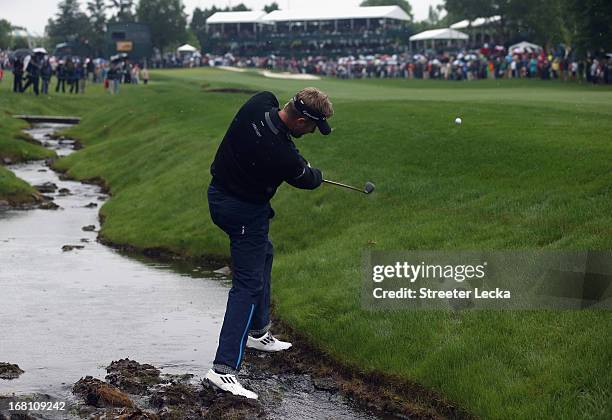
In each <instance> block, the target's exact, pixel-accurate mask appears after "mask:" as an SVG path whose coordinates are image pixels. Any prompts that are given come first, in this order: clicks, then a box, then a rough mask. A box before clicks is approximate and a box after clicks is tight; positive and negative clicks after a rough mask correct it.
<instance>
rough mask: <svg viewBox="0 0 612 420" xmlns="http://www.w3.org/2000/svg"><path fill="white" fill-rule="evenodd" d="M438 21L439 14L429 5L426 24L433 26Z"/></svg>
mask: <svg viewBox="0 0 612 420" xmlns="http://www.w3.org/2000/svg"><path fill="white" fill-rule="evenodd" d="M439 21H440V13H439V12H438V11H437V10H436V9H434V7H433V6H432V5H431V4H430V5H429V10H428V11H427V23H429V24H430V25H435V24H436V23H438V22H439Z"/></svg>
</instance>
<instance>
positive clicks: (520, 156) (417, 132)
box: [0, 69, 612, 419]
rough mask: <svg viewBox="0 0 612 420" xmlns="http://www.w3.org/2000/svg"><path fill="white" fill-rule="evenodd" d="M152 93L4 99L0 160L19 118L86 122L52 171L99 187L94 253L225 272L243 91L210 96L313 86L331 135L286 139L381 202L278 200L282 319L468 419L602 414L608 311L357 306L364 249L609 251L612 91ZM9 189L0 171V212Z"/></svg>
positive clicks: (345, 194)
mask: <svg viewBox="0 0 612 420" xmlns="http://www.w3.org/2000/svg"><path fill="white" fill-rule="evenodd" d="M151 80H152V81H151V83H150V84H149V85H148V86H143V85H135V86H122V88H121V93H120V94H119V95H118V96H111V95H107V94H105V93H104V92H103V90H102V87H101V86H100V85H89V86H88V91H87V94H86V95H80V96H70V95H57V94H52V95H51V96H49V97H48V98H47V97H34V96H32V95H20V96H16V95H13V94H12V93H11V92H9V86H8V83H3V84H0V111H1V112H0V155H2V156H3V155H4V154H5V153H6V151H7V150H9V149H10V150H11V151H13V150H17V149H16V147H15V144H19V143H15V142H23V140H15V139H14V137H15V135H17V134H18V132H19V131H18V130H19V129H20V127H23V124H22V123H20V122H15V121H14V120H12V119H11V117H10V116H11V115H13V114H26V113H37V114H56V115H77V116H80V117H81V118H82V122H81V124H80V125H78V126H76V127H74V128H73V129H71V130H70V132H69V134H70V135H71V136H74V137H76V138H78V139H80V140H81V142H82V143H83V144H84V145H85V148H84V149H83V150H81V151H79V152H77V153H75V154H73V155H71V156H69V157H66V158H63V159H61V160H59V161H58V162H57V163H56V164H55V166H56V168H57V169H60V170H62V171H64V170H67V171H68V173H69V174H70V175H71V176H74V177H77V178H79V179H89V178H94V177H101V178H103V179H104V180H105V181H106V182H107V184H108V185H109V186H110V189H111V192H112V198H111V199H110V200H109V201H108V202H107V203H106V204H105V205H104V206H103V207H102V208H101V211H100V213H101V215H102V216H103V218H104V224H103V227H102V230H101V235H102V236H103V237H104V238H105V239H107V240H109V241H111V242H114V243H116V244H129V245H131V246H134V247H136V248H138V249H141V250H143V249H146V248H164V249H167V250H170V251H172V252H174V253H176V254H179V255H181V256H186V257H202V256H206V255H215V256H222V257H227V256H228V254H229V252H228V242H227V239H226V237H225V235H224V234H223V233H222V232H221V231H220V230H219V229H218V228H216V227H215V226H214V225H213V224H212V222H211V221H210V217H209V214H208V207H207V202H206V194H205V190H206V186H207V185H208V182H209V180H210V174H209V166H210V163H211V162H212V159H213V157H214V153H215V151H216V149H217V146H218V144H219V142H220V140H221V138H222V137H223V134H224V133H225V130H226V128H227V125H228V124H229V122H230V121H231V119H232V117H233V115H234V114H235V112H236V111H237V109H238V108H239V107H240V105H242V103H243V102H244V101H246V100H247V99H248V97H249V94H247V93H232V94H230V93H222V92H210V91H209V90H210V89H217V88H242V89H246V90H253V91H257V90H271V91H272V92H273V93H275V94H276V96H277V97H278V98H279V101H280V102H281V105H282V104H283V103H284V101H287V100H289V99H290V98H291V96H292V95H293V94H294V93H295V92H296V91H297V90H299V89H300V88H302V87H305V86H309V85H312V86H316V87H318V88H320V89H322V90H323V91H325V92H326V93H328V94H329V95H330V98H331V100H332V102H333V104H334V109H335V115H334V117H333V118H332V119H331V120H330V123H331V125H332V127H333V128H334V132H333V133H332V135H330V136H328V137H323V136H320V135H316V136H309V137H307V138H304V139H297V141H296V144H297V146H298V148H299V149H300V151H301V153H302V154H303V155H304V156H305V157H306V158H307V159H308V160H309V161H310V162H311V163H312V164H313V166H316V167H319V168H321V169H322V172H323V176H324V177H325V178H326V179H333V180H336V181H340V182H343V183H347V184H350V185H356V186H362V185H364V183H365V181H372V182H373V183H374V184H376V191H375V192H374V193H372V194H370V195H367V196H366V195H364V194H359V193H356V192H353V191H348V190H344V189H339V188H336V187H333V186H329V185H323V186H321V187H320V188H318V189H317V190H315V191H313V192H308V193H307V192H304V191H300V190H296V189H293V188H291V187H289V186H286V185H285V186H282V187H281V188H280V189H279V191H278V194H277V195H276V197H275V198H274V200H273V201H272V206H273V207H274V209H275V210H276V217H275V219H274V220H273V222H272V224H271V233H270V236H271V239H272V240H273V242H274V245H275V249H276V257H275V266H274V272H273V287H272V290H273V298H274V306H275V314H276V316H277V317H278V318H280V319H282V320H283V321H286V322H287V323H289V324H290V325H291V326H293V327H294V328H296V329H297V330H299V331H301V332H303V333H304V334H305V335H306V336H307V337H309V338H310V339H311V340H312V341H313V342H314V343H315V344H316V345H317V346H318V347H320V348H321V349H323V350H324V351H326V352H328V353H329V354H330V355H332V356H333V357H334V358H336V359H337V360H340V361H342V362H343V363H346V364H347V365H350V366H354V367H357V368H358V369H360V370H364V371H367V372H370V371H372V372H383V373H385V374H389V375H393V376H397V377H400V378H402V379H404V380H408V381H411V382H416V383H419V384H421V385H424V386H425V387H427V388H431V389H434V390H436V391H438V392H439V393H441V394H442V395H443V396H444V397H445V398H447V399H448V400H450V401H452V402H454V403H456V404H457V405H458V406H460V407H464V408H465V409H467V410H468V411H470V412H472V413H474V414H475V415H476V416H478V417H483V418H558V419H575V418H600V419H603V418H609V417H610V416H611V415H612V328H611V326H612V313H610V312H609V311H594V310H583V311H522V312H521V311H515V312H511V311H507V312H503V311H498V312H494V311H490V312H485V311H474V312H460V313H446V312H435V311H429V312H425V311H423V312H412V311H395V312H390V311H381V312H370V311H366V310H364V309H362V307H361V304H360V287H361V283H362V276H363V274H362V259H363V253H364V251H366V250H393V251H398V250H442V249H449V250H450V249H454V250H505V249H567V250H612V171H611V162H612V143H611V141H610V139H611V138H612V88H610V87H606V86H591V85H584V84H583V85H579V84H576V83H562V82H541V81H525V80H499V81H474V82H444V81H405V80H336V79H326V78H324V79H322V80H320V81H306V82H300V81H294V80H292V81H289V80H272V79H268V78H265V77H263V76H262V75H260V74H259V73H257V72H254V71H248V72H245V73H235V72H226V71H222V70H217V69H193V70H166V71H152V72H151ZM456 117H461V118H462V120H463V124H462V125H460V126H458V125H455V124H454V120H455V118H456ZM30 146H31V145H29V144H28V147H30ZM32 147H33V148H34V150H37V149H38V148H35V147H34V146H32ZM27 152H28V153H30V154H31V153H34V151H33V150H30V149H28V151H27ZM22 154H23V153H22ZM16 184H17V182H16V181H15V180H14V179H12V178H9V177H8V176H7V175H5V169H4V168H0V200H2V199H3V197H5V196H7V195H8V192H9V191H10V193H11V194H15V190H16V189H18V187H16ZM9 188H10V189H9ZM23 188H24V191H26V193H27V192H28V191H29V190H27V187H25V186H23ZM407 397H408V398H410V396H407Z"/></svg>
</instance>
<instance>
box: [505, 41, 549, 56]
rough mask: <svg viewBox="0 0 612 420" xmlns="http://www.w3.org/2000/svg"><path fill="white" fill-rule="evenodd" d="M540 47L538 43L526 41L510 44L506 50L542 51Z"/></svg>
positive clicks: (521, 51) (519, 51)
mask: <svg viewBox="0 0 612 420" xmlns="http://www.w3.org/2000/svg"><path fill="white" fill-rule="evenodd" d="M542 49H543V48H542V47H540V46H539V45H536V44H532V43H531V42H527V41H523V42H519V43H518V44H514V45H510V46H509V47H508V51H509V52H511V53H513V52H518V53H524V52H539V51H542Z"/></svg>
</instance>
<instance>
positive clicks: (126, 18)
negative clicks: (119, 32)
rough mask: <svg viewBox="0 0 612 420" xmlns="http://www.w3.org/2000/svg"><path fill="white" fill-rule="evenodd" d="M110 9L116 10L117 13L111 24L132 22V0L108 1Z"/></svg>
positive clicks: (133, 16) (133, 17)
mask: <svg viewBox="0 0 612 420" xmlns="http://www.w3.org/2000/svg"><path fill="white" fill-rule="evenodd" d="M110 1H111V3H112V8H115V9H117V13H116V14H115V15H114V16H113V17H112V18H111V22H134V21H135V20H136V15H134V0H110Z"/></svg>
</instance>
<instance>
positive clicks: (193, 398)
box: [149, 382, 200, 408]
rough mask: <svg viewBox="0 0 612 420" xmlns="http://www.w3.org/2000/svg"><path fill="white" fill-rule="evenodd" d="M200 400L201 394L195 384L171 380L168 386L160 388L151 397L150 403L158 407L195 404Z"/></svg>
mask: <svg viewBox="0 0 612 420" xmlns="http://www.w3.org/2000/svg"><path fill="white" fill-rule="evenodd" d="M199 401H200V396H199V393H198V390H197V389H196V388H195V387H194V386H192V385H188V384H184V383H179V382H171V383H170V384H168V385H167V386H163V387H160V388H158V389H157V390H155V391H154V392H153V393H152V395H151V398H150V399H149V403H150V404H151V405H152V406H153V407H157V408H162V407H164V406H171V405H188V406H195V405H198V404H199Z"/></svg>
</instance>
